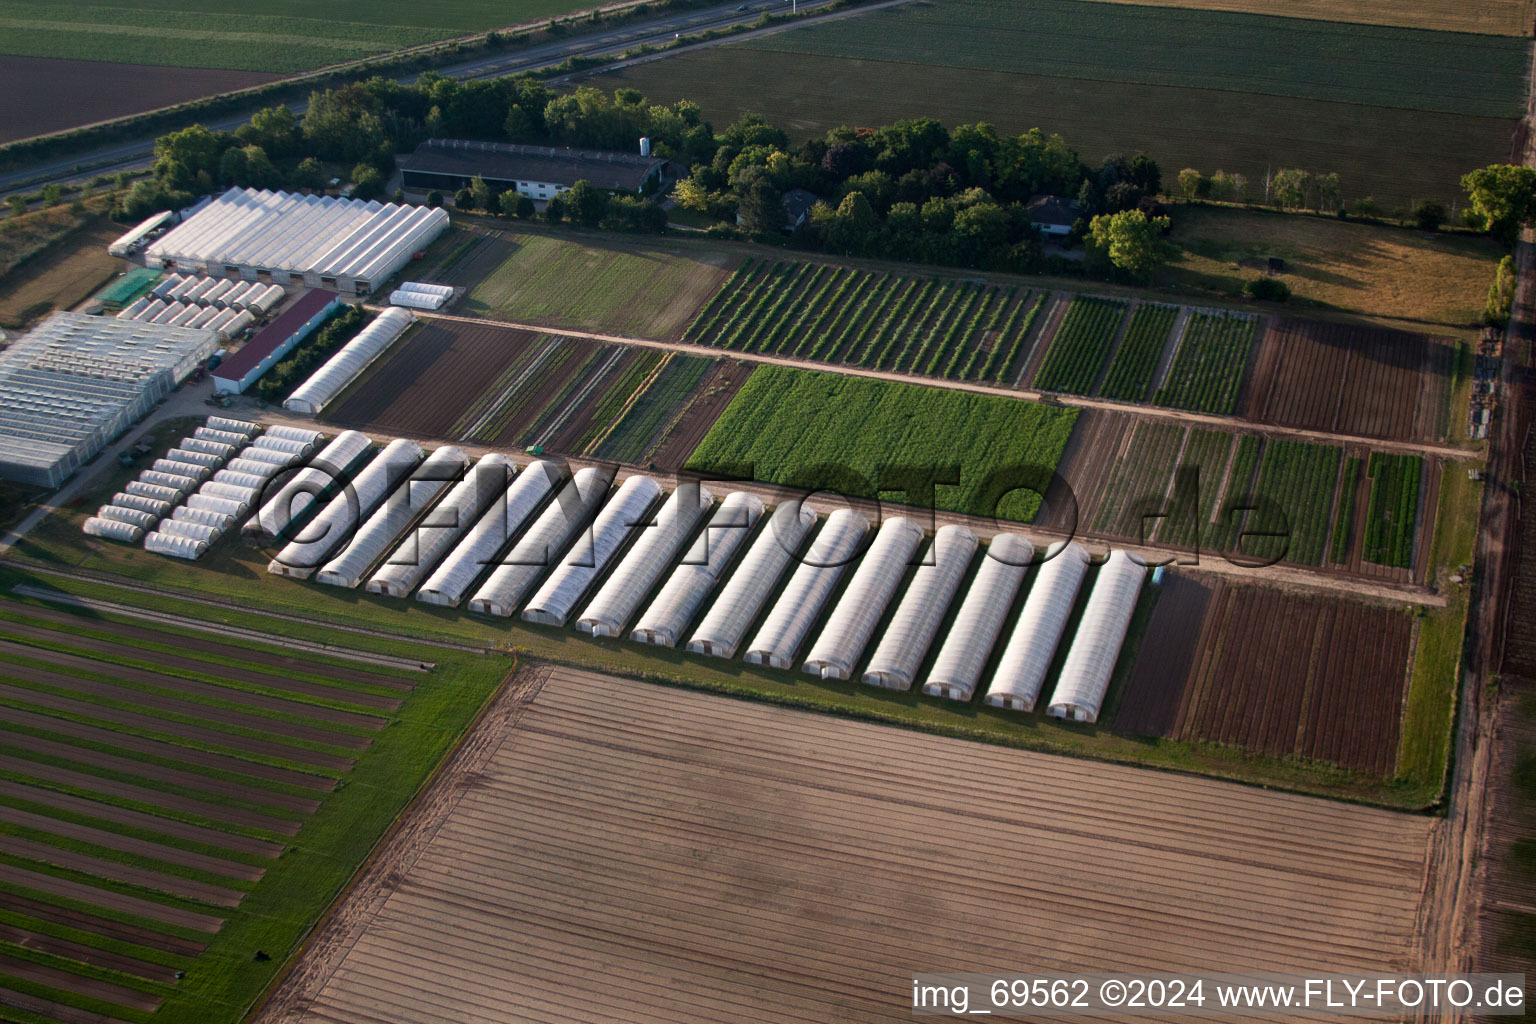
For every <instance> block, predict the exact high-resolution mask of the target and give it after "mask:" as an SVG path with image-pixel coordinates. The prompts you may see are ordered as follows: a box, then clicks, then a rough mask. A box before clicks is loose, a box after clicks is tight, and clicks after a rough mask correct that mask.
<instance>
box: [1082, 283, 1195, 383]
mask: <svg viewBox="0 0 1536 1024" xmlns="http://www.w3.org/2000/svg"><path fill="white" fill-rule="evenodd" d="M1178 315H1179V310H1178V307H1176V306H1159V305H1156V304H1154V303H1150V302H1144V303H1142V304H1141V305H1139V306H1137V307H1136V312H1135V313H1134V314H1132V315H1131V323H1130V326H1129V327H1127V328H1126V329H1125V340H1124V341H1122V342H1121V343H1120V351H1118V352H1116V353H1115V358H1114V360H1113V361H1112V362H1111V363H1110V364H1109V374H1108V376H1106V377H1105V378H1104V385H1103V387H1101V388H1099V394H1100V395H1102V396H1103V397H1105V398H1116V399H1119V400H1120V401H1122V402H1140V401H1142V400H1143V399H1145V398H1146V397H1147V391H1148V390H1149V389H1150V388H1151V387H1152V378H1153V375H1154V374H1155V373H1156V372H1157V361H1158V359H1159V358H1160V357H1161V356H1162V354H1163V349H1164V347H1166V346H1167V344H1168V334H1169V332H1170V331H1172V330H1173V322H1174V320H1176V319H1177V318H1178Z"/></svg>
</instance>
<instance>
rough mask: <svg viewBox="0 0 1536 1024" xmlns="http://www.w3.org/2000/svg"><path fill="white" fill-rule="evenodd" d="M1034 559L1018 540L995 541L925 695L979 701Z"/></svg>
mask: <svg viewBox="0 0 1536 1024" xmlns="http://www.w3.org/2000/svg"><path fill="white" fill-rule="evenodd" d="M1034 557H1035V546H1034V545H1033V544H1031V543H1030V542H1029V541H1027V540H1025V539H1024V538H1023V537H1020V536H1018V535H1017V534H1013V533H1004V534H999V535H998V536H996V537H994V538H992V543H990V544H988V545H987V552H986V554H985V555H984V556H982V559H981V567H980V568H979V569H977V570H976V577H975V578H974V579H973V580H971V587H970V589H969V590H967V591H966V592H965V600H964V601H962V602H961V603H960V608H959V610H958V611H957V612H956V613H955V620H954V622H953V623H951V624H950V627H949V633H948V635H946V636H945V637H944V643H943V644H941V645H940V647H939V653H938V656H937V657H936V658H934V661H933V668H932V669H930V670H929V672H928V679H927V681H926V682H924V683H923V692H924V693H926V694H928V696H930V697H948V698H949V699H950V700H965V701H968V700H970V699H971V698H972V697H974V696H975V695H976V684H977V683H979V682H981V673H982V672H983V671H984V670H985V669H986V667H987V660H988V659H989V658H991V657H992V648H994V647H996V646H997V638H998V635H999V634H1000V633H1001V632H1002V629H1003V623H1004V622H1005V621H1006V620H1007V618H1008V612H1009V611H1010V610H1011V609H1012V608H1013V599H1014V598H1015V597H1017V596H1018V594H1019V585H1020V584H1022V583H1023V582H1024V574H1025V573H1027V572H1028V571H1029V567H1030V565H1031V564H1032V563H1033V561H1034Z"/></svg>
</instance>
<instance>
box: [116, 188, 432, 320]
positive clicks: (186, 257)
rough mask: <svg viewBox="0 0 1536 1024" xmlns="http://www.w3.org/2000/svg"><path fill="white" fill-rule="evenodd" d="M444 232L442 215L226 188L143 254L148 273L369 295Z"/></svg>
mask: <svg viewBox="0 0 1536 1024" xmlns="http://www.w3.org/2000/svg"><path fill="white" fill-rule="evenodd" d="M447 227H448V214H447V212H446V211H443V210H438V209H429V208H427V207H424V206H397V205H395V204H394V203H378V202H374V201H371V200H370V201H364V200H361V199H335V198H332V197H330V196H317V195H310V196H306V195H299V194H297V193H290V192H268V191H265V190H260V191H258V190H256V189H249V188H232V189H230V190H229V191H228V192H225V193H224V194H223V195H221V196H219V197H218V198H217V199H215V200H213V201H212V202H210V203H208V204H207V205H206V206H204V207H203V208H202V209H201V210H199V211H198V212H197V213H195V214H193V215H192V216H190V217H188V218H187V219H186V220H184V221H182V222H181V223H180V224H178V225H177V226H176V227H175V228H173V229H172V230H170V231H168V232H166V233H165V234H164V235H162V236H161V237H160V238H158V239H156V240H155V241H154V242H153V243H152V244H151V245H150V246H149V247H148V248H147V249H145V250H144V262H145V264H146V265H147V266H151V267H160V268H163V269H165V270H176V271H178V272H180V273H183V274H187V273H192V274H198V273H201V274H207V275H209V276H210V277H238V278H242V279H245V280H248V281H261V282H263V283H269V284H295V285H301V286H304V287H308V288H329V289H332V290H334V291H339V292H344V293H345V294H348V295H367V294H368V293H369V292H371V291H373V289H374V287H375V286H376V285H378V284H382V283H383V282H384V281H385V280H386V279H388V278H389V277H391V276H393V275H394V274H395V273H396V272H397V271H399V270H400V268H401V267H403V266H405V265H406V264H407V263H409V262H410V260H411V257H412V256H413V255H414V254H415V253H416V252H418V251H419V250H421V249H423V248H425V247H426V246H427V245H428V244H429V243H431V242H432V240H433V239H435V238H436V237H437V236H438V235H440V234H442V233H443V232H444V231H445V230H447Z"/></svg>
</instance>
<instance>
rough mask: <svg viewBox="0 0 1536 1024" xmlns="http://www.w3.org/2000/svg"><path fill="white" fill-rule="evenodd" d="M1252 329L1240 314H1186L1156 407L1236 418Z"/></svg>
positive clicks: (1248, 318)
mask: <svg viewBox="0 0 1536 1024" xmlns="http://www.w3.org/2000/svg"><path fill="white" fill-rule="evenodd" d="M1257 324H1258V321H1257V319H1256V318H1255V317H1253V316H1249V315H1247V314H1242V313H1205V312H1199V313H1191V314H1190V317H1189V320H1188V322H1187V323H1186V324H1185V325H1184V336H1183V338H1182V339H1180V341H1179V350H1178V353H1177V354H1176V355H1175V356H1174V357H1173V366H1171V367H1169V369H1168V379H1167V381H1165V382H1164V384H1163V386H1162V387H1161V388H1159V389H1158V391H1157V398H1156V402H1157V404H1158V405H1166V406H1169V407H1171V408H1174V409H1192V410H1194V411H1196V412H1214V413H1221V414H1224V415H1228V416H1230V415H1232V414H1233V413H1235V412H1237V395H1238V392H1239V390H1241V388H1242V386H1243V373H1244V371H1245V370H1246V369H1247V367H1248V354H1249V352H1251V351H1252V350H1253V342H1254V339H1255V337H1256V336H1257V331H1256V330H1255V328H1256V326H1257Z"/></svg>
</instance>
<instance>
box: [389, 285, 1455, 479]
mask: <svg viewBox="0 0 1536 1024" xmlns="http://www.w3.org/2000/svg"><path fill="white" fill-rule="evenodd" d="M367 308H368V309H370V310H371V311H373V312H379V311H381V310H383V309H385V308H388V307H384V306H369V307H367ZM417 316H418V317H421V318H422V319H427V320H448V321H453V322H456V323H464V324H473V325H475V326H478V327H499V328H501V329H503V330H508V331H532V332H535V333H539V334H547V335H560V336H562V337H568V338H583V339H586V340H588V341H598V342H602V343H604V344H608V345H633V346H639V347H641V348H653V349H660V350H663V351H671V352H683V353H686V354H688V355H696V356H705V357H708V358H711V359H719V358H722V356H723V355H728V356H729V357H730V358H733V359H739V360H741V361H743V362H748V363H759V364H766V365H775V366H792V367H795V368H797V369H801V370H815V371H818V372H821V373H841V374H846V375H848V376H853V377H869V378H872V379H875V380H889V381H897V382H899V383H902V384H916V385H918V386H921V387H934V388H950V389H952V390H956V391H969V392H972V393H974V394H981V395H996V396H998V397H1000V398H1025V399H1029V400H1030V401H1035V402H1043V403H1045V404H1054V405H1064V406H1068V407H1071V408H1074V409H1102V410H1105V411H1108V412H1119V413H1124V414H1126V415H1131V416H1140V417H1144V418H1148V419H1163V420H1171V421H1175V422H1182V423H1185V424H1197V425H1204V426H1210V427H1219V428H1221V429H1224V430H1239V431H1257V432H1262V433H1265V434H1269V435H1275V436H1279V437H1285V438H1289V439H1291V440H1297V441H1312V442H1316V443H1324V444H1363V445H1369V446H1370V447H1371V448H1372V449H1374V450H1376V451H1382V452H1390V453H1392V454H1394V455H1438V456H1441V457H1443V458H1446V459H1453V460H1456V461H1458V462H1470V461H1476V460H1480V459H1481V458H1482V457H1483V456H1482V455H1481V454H1480V453H1479V452H1477V451H1472V450H1465V449H1461V448H1455V447H1452V446H1451V445H1448V444H1444V443H1438V444H1425V443H1424V442H1421V441H1397V440H1389V439H1386V438H1378V437H1366V436H1363V435H1358V434H1341V433H1337V432H1334V431H1326V430H1310V429H1306V428H1303V427H1286V426H1281V425H1279V424H1273V423H1256V422H1252V421H1249V420H1245V419H1242V418H1241V417H1238V416H1222V415H1217V414H1214V413H1203V412H1193V411H1190V410H1187V409H1172V408H1166V407H1163V406H1155V405H1137V404H1134V403H1129V402H1116V401H1111V400H1108V399H1102V398H1090V397H1086V396H1083V395H1069V394H1057V393H1055V392H1052V393H1050V394H1049V395H1047V394H1046V393H1045V392H1043V391H1040V390H1038V389H1035V388H1027V387H1024V386H1023V385H1022V384H1020V385H1017V386H1013V387H1009V386H1004V385H996V384H987V383H984V382H981V381H969V380H954V379H949V378H941V377H922V376H913V375H912V374H910V373H900V372H897V371H891V370H875V369H871V368H870V367H866V366H859V365H857V364H852V363H829V362H822V361H820V360H816V359H805V358H798V357H794V356H780V355H774V354H772V353H763V352H745V351H739V350H736V349H732V350H730V351H729V353H722V352H721V351H720V350H719V349H718V348H715V347H714V346H711V345H695V344H690V343H688V342H682V341H657V340H655V339H652V338H639V337H633V336H630V335H622V334H599V333H597V332H595V331H577V330H569V329H566V328H560V327H544V326H540V325H538V324H525V323H518V322H514V321H509V320H491V319H487V318H484V317H468V316H461V315H459V314H455V313H432V312H428V311H426V310H418V311H417Z"/></svg>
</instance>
